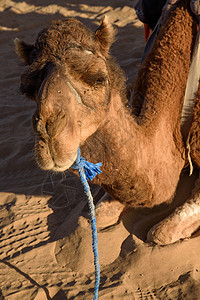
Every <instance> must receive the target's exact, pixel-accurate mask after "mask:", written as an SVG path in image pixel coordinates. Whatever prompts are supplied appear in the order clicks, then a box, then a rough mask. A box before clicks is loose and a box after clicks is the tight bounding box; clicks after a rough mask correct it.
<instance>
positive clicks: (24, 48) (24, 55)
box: [14, 38, 34, 65]
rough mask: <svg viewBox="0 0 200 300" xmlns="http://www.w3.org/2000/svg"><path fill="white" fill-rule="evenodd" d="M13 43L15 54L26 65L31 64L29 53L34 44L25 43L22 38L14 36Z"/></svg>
mask: <svg viewBox="0 0 200 300" xmlns="http://www.w3.org/2000/svg"><path fill="white" fill-rule="evenodd" d="M14 43H15V51H16V53H17V55H18V56H19V57H20V58H21V59H22V60H23V62H24V63H25V64H26V65H30V64H31V53H32V52H33V50H34V46H33V45H30V44H26V43H25V42H23V41H22V40H20V39H18V38H16V39H15V40H14Z"/></svg>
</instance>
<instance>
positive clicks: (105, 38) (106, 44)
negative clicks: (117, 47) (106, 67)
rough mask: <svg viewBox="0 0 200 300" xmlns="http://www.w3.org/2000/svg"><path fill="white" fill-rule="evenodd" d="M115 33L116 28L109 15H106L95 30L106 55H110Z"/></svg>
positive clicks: (102, 50)
mask: <svg viewBox="0 0 200 300" xmlns="http://www.w3.org/2000/svg"><path fill="white" fill-rule="evenodd" d="M115 34H116V30H115V29H114V28H113V26H112V25H111V24H110V23H109V21H108V17H107V16H105V17H104V18H103V20H102V23H101V25H100V26H99V27H98V28H97V30H96V31H95V36H96V39H97V42H98V43H99V46H100V49H101V53H102V54H103V55H104V56H107V55H108V51H109V49H110V46H111V45H112V43H113V42H114V40H115Z"/></svg>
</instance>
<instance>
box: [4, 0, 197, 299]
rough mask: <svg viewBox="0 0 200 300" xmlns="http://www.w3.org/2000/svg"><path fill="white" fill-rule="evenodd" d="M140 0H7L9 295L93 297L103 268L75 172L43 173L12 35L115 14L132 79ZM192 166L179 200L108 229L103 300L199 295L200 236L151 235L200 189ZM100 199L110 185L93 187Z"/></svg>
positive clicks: (93, 22)
mask: <svg viewBox="0 0 200 300" xmlns="http://www.w3.org/2000/svg"><path fill="white" fill-rule="evenodd" d="M133 4H134V1H131V0H123V1H122V0H121V1H120V0H101V1H100V0H95V1H94V0H85V1H81V0H68V1H66V0H57V1H51V0H43V1H41V0H40V1H39V0H35V1H33V0H25V1H19V0H13V1H12V0H1V1H0V30H1V36H0V53H1V68H0V75H1V76H0V95H1V101H0V136H1V138H0V149H1V150H0V162H1V164H0V166H1V167H0V299H7V300H18V299H24V300H32V299H35V300H45V299H57V300H62V299H80V300H81V299H92V298H93V288H94V266H93V254H92V245H91V230H90V225H89V224H88V222H87V220H86V219H85V218H84V217H80V216H81V215H82V210H83V209H84V208H85V205H87V200H86V199H85V196H84V194H83V190H82V187H81V184H80V181H79V179H78V178H77V177H76V176H75V175H73V174H72V173H70V172H65V173H64V174H52V173H49V172H42V171H41V170H40V169H39V168H38V167H37V165H36V163H35V160H34V134H33V132H32V129H31V116H32V114H33V112H34V109H35V104H34V103H33V102H31V101H28V100H26V99H25V98H24V97H23V96H22V95H20V93H19V77H20V73H21V71H22V70H23V68H24V67H23V66H22V65H21V64H20V62H19V59H18V57H17V55H16V54H15V51H14V44H13V40H14V38H15V37H18V38H21V39H23V40H25V41H26V42H28V43H33V42H34V41H35V39H36V37H37V33H38V32H39V31H40V30H41V29H42V28H43V27H44V26H46V25H47V24H49V22H50V21H51V20H52V19H60V18H61V19H64V18H65V17H77V18H78V19H79V20H81V21H83V22H84V23H85V24H86V25H87V26H89V27H90V28H91V29H94V30H95V29H96V28H97V26H98V25H99V23H100V20H101V19H102V18H103V16H104V15H105V14H106V15H107V16H108V17H109V19H110V22H112V23H113V24H114V26H115V27H116V28H117V30H118V34H117V39H116V41H115V43H114V45H113V47H112V51H111V53H112V54H113V55H114V56H115V57H116V59H117V61H118V62H119V64H120V65H121V67H122V68H123V69H124V71H125V72H126V76H127V84H129V83H130V82H132V81H133V79H134V77H135V76H136V74H137V70H138V68H139V66H140V60H141V56H142V53H143V49H144V44H145V42H144V37H143V26H142V24H141V23H140V21H139V20H138V19H137V17H136V14H135V11H134V9H133ZM188 174H189V172H188V169H185V170H183V173H182V175H181V181H180V184H179V187H178V189H177V194H176V198H175V200H174V202H173V203H172V205H170V206H167V205H161V206H160V207H157V208H155V209H130V210H129V212H128V213H127V214H126V215H124V217H123V218H122V220H121V222H120V223H119V224H117V225H115V226H113V227H110V228H108V229H107V230H101V231H100V230H99V232H98V246H99V255H100V265H101V283H100V291H99V299H102V300H103V299H107V300H108V299H127V300H128V299H130V300H133V299H141V300H142V299H146V300H149V299H167V300H169V299H171V300H175V299H179V300H183V299H184V300H185V299H187V300H198V299H200V254H199V253H200V236H199V235H198V234H196V235H194V236H193V237H192V238H190V239H188V240H184V241H179V242H177V243H174V244H172V245H166V246H158V245H155V244H150V243H147V242H146V241H145V240H146V233H147V231H148V230H149V229H150V228H151V226H152V225H154V224H155V223H156V222H158V221H159V220H160V219H162V218H163V217H164V216H167V215H168V214H169V213H170V211H171V210H172V209H173V208H174V207H175V206H176V205H178V204H180V203H182V202H183V201H184V200H185V199H186V198H187V197H188V196H189V195H190V193H191V191H192V188H193V186H194V183H195V180H196V178H197V176H198V174H197V171H196V172H195V173H194V174H193V176H191V177H189V176H188ZM92 190H93V192H94V193H95V194H97V196H96V198H98V197H100V195H101V194H102V190H100V189H99V188H98V187H96V186H94V185H92Z"/></svg>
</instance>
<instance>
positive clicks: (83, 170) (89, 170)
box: [71, 148, 102, 300]
mask: <svg viewBox="0 0 200 300" xmlns="http://www.w3.org/2000/svg"><path fill="white" fill-rule="evenodd" d="M101 165H102V164H101V163H97V164H92V163H90V162H88V161H86V160H85V159H84V158H83V157H81V151H80V148H79V149H78V156H77V159H76V161H75V163H74V164H73V165H72V166H71V168H73V169H76V170H78V173H79V176H80V179H81V182H82V184H83V188H84V192H85V194H86V196H87V198H88V206H89V213H90V220H91V229H92V248H93V253H94V266H95V288H94V298H93V300H97V298H98V291H99V283H100V266H99V254H98V248H97V227H96V218H95V207H94V203H93V197H92V194H91V191H90V187H89V184H88V182H87V180H92V179H93V178H94V177H95V176H96V175H97V174H100V173H101V172H102V171H101V170H100V166H101Z"/></svg>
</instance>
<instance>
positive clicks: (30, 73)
mask: <svg viewBox="0 0 200 300" xmlns="http://www.w3.org/2000/svg"><path fill="white" fill-rule="evenodd" d="M196 31H197V24H196V21H194V18H193V16H192V14H191V12H190V9H189V8H188V1H181V3H179V4H178V7H177V9H176V10H175V11H173V12H172V16H171V18H170V19H169V20H168V21H167V22H166V24H165V25H164V26H163V28H162V29H161V31H160V33H159V36H158V38H157V41H156V43H155V45H154V47H153V49H152V51H151V53H150V54H149V56H148V57H147V59H146V61H145V62H144V64H143V66H142V68H141V69H140V71H139V74H138V78H137V81H136V83H135V86H134V94H133V99H132V108H131V109H128V108H127V99H126V97H125V77H124V75H123V72H122V71H121V69H120V68H119V66H118V65H117V64H116V63H115V62H114V60H113V59H112V58H111V57H110V56H109V53H108V52H109V48H110V46H111V43H112V41H113V40H114V31H113V29H112V27H111V26H110V25H108V22H107V20H106V19H104V21H103V22H102V25H101V26H100V27H99V28H98V29H97V31H96V33H92V32H91V31H89V30H88V29H87V28H86V27H85V26H84V25H83V24H82V23H80V22H79V21H77V20H75V19H67V20H65V21H58V22H54V23H53V24H51V25H50V26H49V27H47V28H46V29H44V30H43V31H42V32H41V33H40V34H39V36H38V39H37V41H36V44H35V46H34V48H32V53H31V54H30V51H29V52H27V57H26V55H25V53H26V46H24V49H21V48H22V45H23V44H22V43H21V42H20V43H19V42H17V46H16V47H17V52H18V54H19V55H20V56H21V58H22V59H23V60H24V61H25V63H26V64H28V68H27V69H26V71H25V72H24V73H23V74H22V75H21V90H22V92H23V93H24V94H25V95H26V96H28V97H30V98H32V99H34V100H35V101H36V102H37V110H36V114H35V115H34V117H33V127H34V129H35V132H36V136H37V139H36V158H37V161H38V164H39V166H40V167H41V168H43V169H46V170H49V169H52V170H56V171H63V170H65V169H66V168H69V167H70V166H71V165H72V164H73V162H74V160H75V158H76V153H77V148H78V147H79V146H80V147H81V151H82V155H83V156H84V157H85V158H86V159H88V160H89V161H91V162H94V163H95V162H99V161H101V162H102V165H103V167H102V171H103V173H102V174H101V175H99V176H98V177H97V179H96V183H98V184H101V185H102V186H103V187H104V189H105V190H106V191H108V193H109V194H110V195H111V196H112V197H113V198H114V199H116V200H118V201H120V202H121V203H123V204H124V205H128V206H147V207H151V206H153V205H157V204H159V203H161V202H167V201H171V199H172V198H173V196H174V193H175V191H176V187H177V183H178V181H179V175H180V173H181V170H182V168H183V167H184V164H185V146H184V143H183V141H182V136H181V133H180V114H181V109H182V103H183V97H184V91H185V87H186V80H187V74H188V71H189V65H190V58H191V53H192V46H193V41H194V38H195V36H196ZM29 49H30V48H29ZM30 57H31V58H30ZM80 99H81V100H80ZM80 101H81V103H80Z"/></svg>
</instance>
